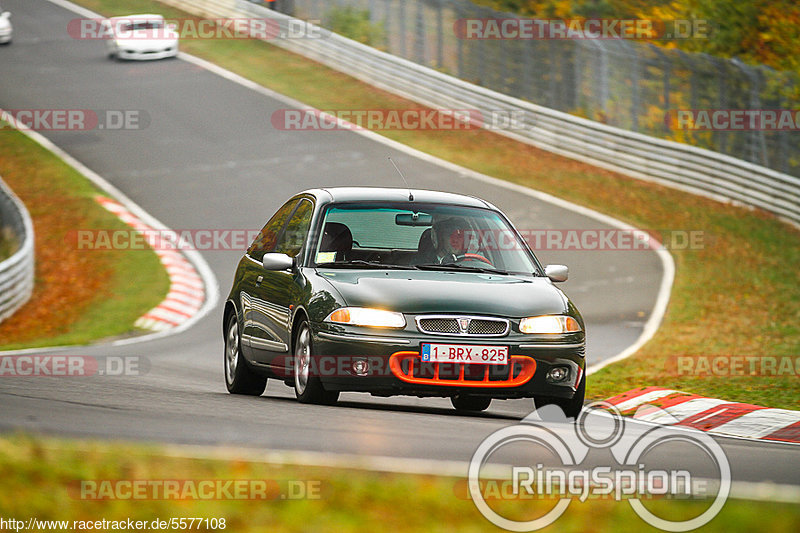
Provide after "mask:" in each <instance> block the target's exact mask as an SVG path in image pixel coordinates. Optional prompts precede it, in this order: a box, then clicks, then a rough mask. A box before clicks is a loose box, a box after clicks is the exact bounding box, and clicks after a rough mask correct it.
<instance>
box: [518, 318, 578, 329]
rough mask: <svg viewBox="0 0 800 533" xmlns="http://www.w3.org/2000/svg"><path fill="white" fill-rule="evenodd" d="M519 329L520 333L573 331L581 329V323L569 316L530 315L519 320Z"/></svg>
mask: <svg viewBox="0 0 800 533" xmlns="http://www.w3.org/2000/svg"><path fill="white" fill-rule="evenodd" d="M519 330H520V331H521V332H522V333H574V332H576V331H580V330H581V325H580V324H578V321H577V320H575V319H574V318H572V317H571V316H564V315H544V316H531V317H528V318H523V319H522V320H520V322H519Z"/></svg>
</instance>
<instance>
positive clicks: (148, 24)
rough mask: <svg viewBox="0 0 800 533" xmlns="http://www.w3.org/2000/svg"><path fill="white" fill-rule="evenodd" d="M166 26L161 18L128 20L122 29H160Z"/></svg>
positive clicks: (130, 30)
mask: <svg viewBox="0 0 800 533" xmlns="http://www.w3.org/2000/svg"><path fill="white" fill-rule="evenodd" d="M163 27H164V23H163V22H161V21H159V20H142V21H137V22H127V23H124V24H122V26H121V28H120V31H122V32H132V31H144V30H158V29H161V28H163Z"/></svg>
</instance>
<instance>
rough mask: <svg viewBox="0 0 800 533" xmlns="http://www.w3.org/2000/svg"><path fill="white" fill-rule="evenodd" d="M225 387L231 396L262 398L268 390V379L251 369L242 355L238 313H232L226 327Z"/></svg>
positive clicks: (224, 355)
mask: <svg viewBox="0 0 800 533" xmlns="http://www.w3.org/2000/svg"><path fill="white" fill-rule="evenodd" d="M223 364H224V365H225V385H226V386H227V387H228V392H230V393H231V394H245V395H247V396H261V395H262V394H264V390H265V389H266V388H267V378H266V377H264V376H261V375H259V374H257V373H256V372H254V371H253V369H252V368H250V366H249V364H248V363H247V361H246V360H245V358H244V356H243V355H242V345H241V338H240V336H239V321H238V320H236V313H231V315H230V316H229V317H228V322H227V324H226V326H225V353H224V354H223Z"/></svg>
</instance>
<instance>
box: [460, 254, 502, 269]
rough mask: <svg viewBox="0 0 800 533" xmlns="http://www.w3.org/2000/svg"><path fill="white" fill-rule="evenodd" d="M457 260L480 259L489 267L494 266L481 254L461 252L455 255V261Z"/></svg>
mask: <svg viewBox="0 0 800 533" xmlns="http://www.w3.org/2000/svg"><path fill="white" fill-rule="evenodd" d="M458 261H480V262H482V263H486V264H488V265H489V266H491V267H494V264H493V263H492V262H491V261H489V260H488V259H486V258H485V257H484V256H482V255H481V254H461V255H457V256H456V262H458Z"/></svg>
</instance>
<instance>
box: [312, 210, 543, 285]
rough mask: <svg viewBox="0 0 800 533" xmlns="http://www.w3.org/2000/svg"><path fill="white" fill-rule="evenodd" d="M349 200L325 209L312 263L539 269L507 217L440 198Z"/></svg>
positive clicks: (477, 269) (517, 270)
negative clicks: (422, 200)
mask: <svg viewBox="0 0 800 533" xmlns="http://www.w3.org/2000/svg"><path fill="white" fill-rule="evenodd" d="M409 205H410V204H408V203H403V204H392V203H375V202H369V203H348V204H333V205H331V206H329V207H328V208H327V210H326V211H325V215H324V219H323V222H322V226H321V228H322V232H321V233H320V234H319V238H318V239H317V242H316V246H315V247H314V257H313V264H315V265H317V266H320V265H322V266H326V267H333V268H347V267H348V266H350V267H353V268H380V267H381V266H386V267H388V268H398V267H405V268H408V269H421V270H446V271H459V270H463V271H465V272H490V273H503V274H505V273H515V274H518V273H524V274H536V273H539V272H540V269H539V268H538V266H537V263H536V260H535V259H534V257H533V256H532V253H531V252H530V251H529V250H528V248H527V246H525V244H524V243H523V242H521V240H520V239H519V237H518V235H517V233H516V232H515V231H514V230H513V229H512V228H511V227H510V225H509V224H508V222H507V221H506V219H505V218H504V217H503V216H502V215H501V214H500V213H498V212H496V211H493V210H491V209H483V208H473V207H463V206H453V205H442V204H425V203H420V204H411V205H413V207H409Z"/></svg>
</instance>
